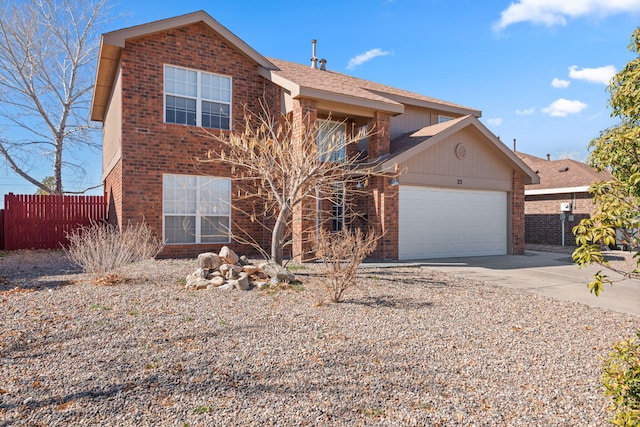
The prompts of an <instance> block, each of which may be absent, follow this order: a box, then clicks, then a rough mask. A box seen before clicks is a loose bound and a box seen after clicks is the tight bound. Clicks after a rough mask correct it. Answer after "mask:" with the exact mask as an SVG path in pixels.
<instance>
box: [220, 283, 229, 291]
mask: <svg viewBox="0 0 640 427" xmlns="http://www.w3.org/2000/svg"><path fill="white" fill-rule="evenodd" d="M216 289H218V290H221V291H231V290H233V284H231V283H226V284H224V285H222V286H218V287H217V288H216Z"/></svg>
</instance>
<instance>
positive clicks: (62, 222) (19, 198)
mask: <svg viewBox="0 0 640 427" xmlns="http://www.w3.org/2000/svg"><path fill="white" fill-rule="evenodd" d="M106 218H107V204H106V201H105V198H104V196H50V195H46V196H40V195H25V194H17V195H16V194H13V193H9V194H6V195H5V196H4V212H3V211H0V228H1V229H2V230H4V233H3V232H1V231H0V249H2V248H3V247H2V246H3V245H2V244H3V240H4V249H6V250H17V249H59V248H60V247H61V245H65V246H66V245H67V244H68V241H67V238H66V235H67V233H69V232H71V231H73V230H75V229H76V228H79V227H82V226H86V225H89V224H91V221H102V220H105V219H106ZM3 222H4V224H2V223H3Z"/></svg>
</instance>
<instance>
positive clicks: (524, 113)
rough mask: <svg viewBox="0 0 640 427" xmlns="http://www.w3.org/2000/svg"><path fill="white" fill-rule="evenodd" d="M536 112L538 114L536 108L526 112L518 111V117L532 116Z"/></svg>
mask: <svg viewBox="0 0 640 427" xmlns="http://www.w3.org/2000/svg"><path fill="white" fill-rule="evenodd" d="M535 112H536V109H535V107H531V108H526V109H524V110H516V114H517V115H518V116H530V115H531V114H533V113H535Z"/></svg>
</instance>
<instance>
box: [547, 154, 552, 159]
mask: <svg viewBox="0 0 640 427" xmlns="http://www.w3.org/2000/svg"><path fill="white" fill-rule="evenodd" d="M547 161H551V154H549V153H547Z"/></svg>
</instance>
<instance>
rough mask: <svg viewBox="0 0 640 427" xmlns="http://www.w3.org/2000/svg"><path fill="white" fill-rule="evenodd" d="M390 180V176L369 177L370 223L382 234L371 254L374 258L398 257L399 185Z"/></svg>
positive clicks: (378, 233) (377, 232)
mask: <svg viewBox="0 0 640 427" xmlns="http://www.w3.org/2000/svg"><path fill="white" fill-rule="evenodd" d="M390 180H391V177H389V176H375V177H371V178H369V188H370V191H371V193H370V196H369V203H368V218H369V225H370V226H371V227H373V229H374V231H375V233H376V234H377V235H379V236H382V238H381V239H380V240H378V246H377V247H376V250H375V251H374V252H373V253H372V254H371V257H372V258H377V259H398V208H399V191H398V188H399V187H397V186H395V187H393V186H391V185H390V184H389V181H390Z"/></svg>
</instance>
